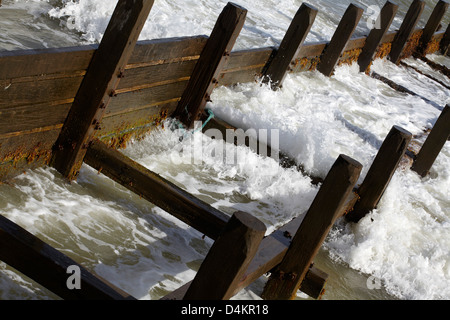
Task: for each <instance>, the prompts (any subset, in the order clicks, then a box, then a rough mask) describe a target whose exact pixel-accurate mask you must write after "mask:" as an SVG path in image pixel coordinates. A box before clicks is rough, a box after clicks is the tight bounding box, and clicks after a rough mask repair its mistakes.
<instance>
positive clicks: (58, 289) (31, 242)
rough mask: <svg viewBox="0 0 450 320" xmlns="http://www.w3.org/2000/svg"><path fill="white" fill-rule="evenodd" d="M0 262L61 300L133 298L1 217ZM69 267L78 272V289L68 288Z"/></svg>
mask: <svg viewBox="0 0 450 320" xmlns="http://www.w3.org/2000/svg"><path fill="white" fill-rule="evenodd" d="M0 260H2V261H4V262H5V263H7V264H8V265H10V266H11V267H13V268H15V269H16V270H18V271H20V272H21V273H23V274H25V275H26V276H28V277H30V278H31V279H33V280H34V281H36V282H38V283H40V284H41V285H43V286H44V287H45V288H47V289H49V290H50V291H52V292H53V293H55V294H56V295H58V296H59V297H61V298H63V299H89V300H110V299H113V300H124V299H133V300H134V299H135V298H133V297H132V296H130V295H129V294H127V293H125V292H123V291H122V290H117V289H115V288H113V287H112V286H111V285H110V284H108V283H106V282H105V281H102V280H100V279H99V277H97V276H95V275H93V274H92V273H90V272H89V271H88V270H87V269H86V268H84V267H83V266H81V265H80V264H78V263H77V262H75V261H74V260H72V259H71V258H69V257H68V256H66V255H64V254H63V253H61V252H60V251H58V250H56V249H55V248H53V247H51V246H50V245H48V244H47V243H45V242H43V241H42V240H40V239H39V238H37V237H35V236H34V235H32V234H31V233H29V232H28V231H26V230H25V229H23V228H22V227H20V226H18V225H17V224H15V223H13V222H12V221H10V220H8V219H7V218H5V217H4V216H2V215H0ZM69 266H76V267H78V268H79V270H80V279H79V280H80V289H76V288H73V289H69V287H68V286H67V281H68V278H69V277H70V276H71V274H70V273H68V272H67V269H68V267H69Z"/></svg>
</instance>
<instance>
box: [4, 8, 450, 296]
mask: <svg viewBox="0 0 450 320" xmlns="http://www.w3.org/2000/svg"><path fill="white" fill-rule="evenodd" d="M234 2H235V3H237V4H239V5H241V6H243V7H245V8H246V9H248V14H247V19H246V23H245V25H244V28H243V30H242V33H241V35H240V36H239V38H238V41H237V43H236V46H235V49H246V48H255V47H263V46H277V45H278V44H279V43H280V41H281V39H282V38H283V36H284V33H285V31H286V29H287V28H288V25H289V23H290V21H291V19H292V17H293V16H294V14H295V12H296V11H297V10H298V8H299V7H300V5H301V3H302V1H299V0H279V1H276V0H260V1H256V0H250V1H234ZM436 2H437V1H426V3H427V6H426V9H425V12H424V14H423V18H422V20H421V24H420V26H423V25H424V22H425V21H426V20H427V19H428V17H429V15H430V13H431V10H432V8H433V7H434V5H435V4H436ZM115 3H116V1H101V0H79V1H69V0H3V1H2V5H3V6H2V7H1V8H0V27H1V29H2V33H1V34H0V49H1V50H16V49H35V48H46V47H64V46H74V45H80V44H88V43H96V42H98V41H100V40H101V38H102V33H103V32H104V30H105V29H106V26H107V23H108V21H109V18H110V15H111V13H112V11H113V10H114V7H115ZM309 3H310V4H311V5H313V6H315V7H316V8H318V9H319V15H318V17H317V19H316V22H315V24H314V26H313V28H312V30H311V33H310V35H309V36H308V38H307V42H313V41H319V40H329V39H330V38H331V36H332V35H333V32H334V30H335V28H336V26H337V24H338V22H339V20H340V18H341V17H342V15H343V13H344V11H345V9H346V8H347V6H348V5H349V4H350V1H347V0H346V1H339V2H334V1H330V0H311V1H309ZM355 3H359V4H360V5H361V6H363V7H364V8H368V7H370V6H380V7H381V6H382V5H383V4H384V1H378V0H374V1H370V0H363V1H355ZM398 4H399V5H400V9H399V14H398V15H397V18H396V19H395V21H394V23H393V25H392V27H391V30H395V29H396V28H398V27H399V26H400V24H401V22H402V19H403V17H404V15H405V13H406V11H407V9H408V7H409V4H410V1H403V0H402V1H398ZM225 5H226V1H212V0H200V1H198V0H196V1H194V0H179V1H170V2H167V1H160V0H156V1H155V4H154V6H153V9H152V11H151V13H150V16H149V19H148V21H147V23H146V25H145V27H144V30H143V32H142V34H141V38H140V39H141V40H142V39H154V38H166V37H179V36H189V35H199V34H206V35H209V34H210V31H211V29H212V28H213V26H214V23H215V21H216V19H217V17H218V15H219V14H220V12H221V10H222V9H223V7H224V6H225ZM369 18H370V11H369V10H366V14H365V15H364V17H363V19H362V20H361V22H360V24H359V26H358V28H357V30H356V34H359V35H361V34H367V33H368V25H367V23H366V21H368V20H369ZM448 20H449V19H448V18H447V19H446V20H445V21H446V22H445V24H444V27H445V26H446V25H447V23H448ZM429 58H430V59H432V60H435V61H437V62H439V63H441V64H445V65H447V66H449V64H450V60H449V59H448V58H446V57H442V56H437V55H430V56H429ZM407 62H408V63H409V64H411V65H413V66H415V67H417V68H419V69H421V70H424V71H426V72H427V73H429V74H432V75H433V76H434V77H436V78H439V79H441V81H444V82H447V83H448V79H447V78H445V77H443V76H442V75H440V74H438V73H436V72H435V71H433V70H430V69H429V68H428V67H427V65H426V64H424V63H421V62H419V61H414V60H412V59H408V60H407ZM373 69H374V70H375V71H376V72H378V73H379V74H382V75H385V76H387V77H389V78H391V79H392V80H394V81H396V82H398V83H400V84H402V85H404V86H406V87H408V88H409V89H410V90H412V91H415V92H417V93H418V94H420V95H422V96H423V97H425V98H427V99H429V100H430V101H432V103H430V102H426V101H425V100H423V99H421V98H419V97H413V96H408V95H405V94H401V93H398V92H396V91H394V90H393V89H391V88H390V87H388V86H386V85H384V84H383V83H381V82H379V81H377V80H375V79H372V78H370V77H367V76H366V75H364V74H362V73H359V72H358V68H357V66H356V65H352V66H343V67H339V68H338V69H337V70H336V74H335V76H333V77H332V78H327V77H324V76H322V75H321V74H319V73H318V72H305V73H300V74H295V75H289V76H288V77H287V79H286V81H285V83H284V86H283V88H282V89H281V90H278V91H272V90H270V89H269V88H268V87H267V86H265V85H261V84H259V83H247V84H239V85H236V86H234V87H232V88H224V87H221V88H217V89H216V90H215V91H214V92H213V95H212V100H213V102H210V103H209V104H208V107H209V108H210V109H212V110H213V111H214V113H215V114H216V115H217V116H218V117H220V118H222V119H224V120H226V121H228V122H230V123H231V124H233V125H235V126H238V127H241V128H243V129H249V128H254V129H267V130H268V131H270V130H271V129H277V130H278V132H279V137H280V148H281V149H282V151H284V152H286V153H288V154H289V155H290V156H291V157H292V158H294V159H296V160H297V161H298V163H301V164H303V166H304V168H305V170H306V171H307V172H308V173H310V174H312V175H315V176H321V177H325V175H326V174H327V172H328V170H329V169H330V168H331V165H332V164H333V162H334V161H335V160H336V158H337V156H338V155H339V154H347V155H349V156H351V157H353V158H354V159H356V160H358V161H359V162H361V163H362V164H363V165H364V170H363V172H362V175H361V179H362V178H363V177H364V176H365V174H366V172H367V170H368V168H369V167H370V165H371V163H372V161H373V159H374V157H375V155H376V153H377V151H378V149H379V147H380V145H381V143H382V141H383V140H384V138H385V137H386V135H387V133H388V132H389V130H390V129H391V127H392V126H394V125H398V126H401V127H403V128H404V129H406V130H408V131H410V132H411V133H412V134H420V133H421V132H422V131H423V130H424V129H426V128H431V127H432V126H433V124H434V123H435V121H436V119H437V117H438V116H439V114H440V112H441V110H442V108H443V107H444V106H445V105H446V104H447V103H449V102H450V96H449V90H448V89H447V88H445V87H443V86H441V85H439V84H438V83H436V82H433V81H432V80H429V79H427V78H425V77H424V76H422V75H420V74H418V73H415V72H414V71H412V70H411V69H406V68H404V67H399V66H395V65H393V64H392V63H390V62H388V61H385V60H379V61H376V62H375V64H374V66H373ZM193 137H194V138H195V139H197V140H198V141H201V145H202V149H201V159H202V161H200V162H196V163H192V162H190V161H185V160H186V159H183V157H186V154H184V153H180V152H179V150H180V148H179V144H180V143H181V144H186V145H185V147H186V148H188V147H189V145H188V144H189V143H190V139H186V140H184V141H183V142H179V140H178V136H177V135H176V134H174V133H173V132H171V131H170V130H163V129H160V130H155V131H153V132H152V133H150V134H149V135H148V136H147V137H146V138H145V139H143V140H142V141H136V142H133V143H131V144H130V145H129V146H128V147H127V149H125V150H123V152H124V153H126V154H127V155H128V156H130V157H131V158H133V159H135V160H137V161H138V162H140V163H141V164H143V165H145V166H146V167H148V168H149V169H151V170H153V171H155V172H157V173H159V174H161V175H162V176H164V177H165V178H167V179H169V180H171V181H173V182H174V183H176V184H177V185H179V186H181V187H183V188H184V189H186V190H187V191H188V192H190V193H192V194H194V195H196V196H197V197H199V198H200V199H202V200H204V201H206V202H208V203H210V204H211V205H213V206H214V207H216V208H219V209H220V210H223V211H224V212H226V213H229V214H232V213H233V212H235V211H237V210H243V211H247V212H250V213H252V214H254V215H255V216H257V217H258V218H259V219H261V220H262V221H263V222H264V223H266V225H267V226H268V230H269V231H271V230H273V229H274V228H276V227H279V226H280V225H282V224H284V223H285V222H287V221H289V220H290V219H291V218H292V217H294V216H296V215H298V214H301V213H302V212H304V211H305V210H307V209H308V207H309V205H310V204H311V202H312V200H313V199H314V196H315V194H316V193H317V191H318V187H316V186H314V185H313V184H311V181H310V179H309V178H306V177H304V176H303V175H302V174H301V173H299V172H297V171H295V170H293V169H280V167H279V166H278V163H276V162H275V161H274V160H273V159H270V158H263V157H260V156H257V155H256V154H254V153H252V152H251V151H249V150H248V149H247V148H243V149H242V150H241V149H240V151H241V152H243V153H244V154H245V157H243V159H244V161H242V162H239V163H237V164H228V163H226V162H224V161H222V160H221V159H218V158H217V157H215V156H213V152H212V150H217V148H218V144H222V142H220V141H217V140H211V139H209V138H207V137H206V136H204V135H203V134H201V133H198V132H197V133H195V134H194V135H193ZM220 147H221V145H220ZM227 148H231V149H233V150H234V149H239V147H235V146H232V145H228V146H227ZM449 168H450V145H449V144H448V143H447V144H446V146H445V147H444V148H443V150H442V152H441V154H440V155H439V157H438V159H437V160H436V162H435V164H434V166H433V168H432V170H431V172H430V175H429V176H427V177H426V178H420V177H419V176H418V175H416V174H415V173H414V172H412V171H410V170H402V169H399V170H398V171H397V172H396V174H395V175H394V177H393V179H392V182H391V183H390V185H389V187H388V189H387V190H386V192H385V194H384V196H383V198H382V200H381V202H380V204H379V206H378V208H377V209H376V210H374V211H373V212H371V213H370V214H369V215H368V216H367V217H366V218H364V219H362V220H361V221H360V222H359V223H358V224H348V223H346V222H345V221H343V220H339V221H338V222H337V223H336V225H335V226H334V227H333V229H332V231H331V232H330V234H329V236H328V237H327V239H326V242H325V244H324V246H323V247H322V249H321V251H320V253H319V255H318V257H317V259H316V261H315V263H316V266H317V267H319V268H320V269H322V270H324V271H326V272H327V273H328V274H329V275H330V279H329V281H328V284H327V291H326V293H325V295H324V299H450V249H449V248H450V199H449V194H450V169H449ZM0 214H2V215H4V216H6V217H7V218H9V219H11V220H12V221H14V222H16V223H17V224H19V225H21V226H22V227H24V228H26V229H27V230H29V231H30V232H32V233H33V234H35V235H37V236H38V237H40V238H41V239H42V240H44V241H45V242H47V243H49V244H50V245H52V246H54V247H55V248H57V249H58V250H60V251H62V252H63V253H65V254H67V255H68V256H70V257H71V258H73V259H74V260H76V261H77V262H79V263H81V264H83V265H84V266H86V267H87V268H88V269H90V270H93V271H94V272H96V273H97V274H99V275H100V276H102V277H103V278H105V279H107V280H108V281H110V282H111V283H113V284H115V285H117V286H118V287H120V288H122V289H123V290H125V291H127V292H129V293H130V294H131V295H133V296H135V297H137V298H139V299H158V298H160V297H161V296H163V295H164V294H166V293H168V292H170V291H172V290H174V289H176V288H178V287H179V286H181V285H182V284H184V283H185V282H187V281H190V280H191V279H192V278H193V277H194V276H195V272H196V270H198V267H199V265H200V264H201V261H202V259H203V258H204V257H205V255H206V254H207V252H208V250H209V248H210V246H211V244H212V241H211V240H210V239H208V238H205V239H204V238H202V234H200V233H198V232H197V231H195V230H193V229H192V228H190V227H188V226H186V225H185V224H183V223H182V222H180V221H179V220H177V219H176V218H173V217H172V216H170V215H169V214H167V213H165V212H164V211H162V210H161V209H159V208H157V207H155V206H153V205H152V204H150V203H148V202H146V201H145V200H142V199H140V198H139V197H138V196H136V195H134V194H133V193H131V192H129V191H127V190H126V189H124V188H122V187H121V186H120V185H117V184H115V183H114V182H112V181H111V180H109V179H108V178H106V177H104V176H103V175H101V174H98V173H97V172H96V171H95V170H93V169H91V168H90V167H88V166H83V168H82V171H81V174H80V177H79V179H78V181H77V182H76V183H71V184H68V183H66V182H65V181H64V179H63V178H62V177H61V176H60V175H59V173H57V172H56V171H55V170H54V169H51V168H41V169H37V170H32V171H27V172H26V173H24V174H22V175H20V176H19V177H17V178H15V179H14V181H12V183H11V184H3V185H0ZM264 281H265V279H264V278H261V279H260V280H259V281H257V282H256V283H254V284H252V285H251V286H250V287H249V288H247V289H246V290H244V291H243V292H242V293H241V294H239V296H238V297H236V298H240V299H242V298H245V299H258V298H259V297H258V295H259V294H260V292H261V289H262V287H263V286H264ZM0 298H1V299H55V298H57V297H55V296H54V295H53V294H52V293H50V292H48V291H47V290H46V289H44V288H42V287H41V286H40V285H38V284H36V283H35V282H34V281H32V280H30V279H29V278H27V277H25V276H23V275H21V274H20V273H17V272H16V271H15V270H13V269H11V268H10V267H8V266H7V265H5V264H4V263H0ZM298 298H299V299H302V298H305V297H304V296H303V295H302V294H300V293H299V294H298Z"/></svg>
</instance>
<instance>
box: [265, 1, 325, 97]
mask: <svg viewBox="0 0 450 320" xmlns="http://www.w3.org/2000/svg"><path fill="white" fill-rule="evenodd" d="M317 12H318V10H317V9H316V8H314V7H313V6H310V5H309V4H306V3H303V4H302V5H301V6H300V9H299V10H298V11H297V13H296V14H295V16H294V19H293V20H292V22H291V24H290V26H289V28H288V30H287V32H286V35H285V36H284V38H283V40H282V41H281V44H280V47H279V48H278V49H277V50H274V52H273V54H272V57H271V58H270V59H269V64H268V66H267V67H266V70H265V71H264V76H263V82H264V83H268V82H269V81H270V82H271V86H272V89H276V88H279V87H281V86H282V84H283V80H284V78H285V76H286V74H287V72H288V71H289V65H290V64H291V62H292V61H293V60H294V59H295V57H296V56H297V53H298V51H299V50H300V48H301V46H302V44H303V42H304V41H305V39H306V37H307V36H308V33H309V31H310V30H311V27H312V25H313V23H314V20H315V19H316V16H317Z"/></svg>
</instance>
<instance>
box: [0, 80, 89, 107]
mask: <svg viewBox="0 0 450 320" xmlns="http://www.w3.org/2000/svg"><path fill="white" fill-rule="evenodd" d="M82 81H83V75H76V76H74V77H61V78H60V77H56V78H51V79H44V80H40V79H32V80H31V81H18V82H17V81H1V82H0V88H1V90H2V91H1V93H2V94H0V110H2V109H4V108H5V107H12V106H22V105H32V104H39V103H44V102H49V101H61V100H67V99H73V98H74V97H75V95H76V93H77V91H78V88H79V87H80V84H81V82H82Z"/></svg>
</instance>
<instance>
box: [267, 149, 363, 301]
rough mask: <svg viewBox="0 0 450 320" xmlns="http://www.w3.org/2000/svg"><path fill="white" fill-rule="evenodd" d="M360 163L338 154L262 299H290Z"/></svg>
mask: <svg viewBox="0 0 450 320" xmlns="http://www.w3.org/2000/svg"><path fill="white" fill-rule="evenodd" d="M361 169H362V165H361V164H360V163H359V162H357V161H355V160H353V159H351V158H350V157H347V156H345V155H341V156H339V157H338V159H337V160H336V162H335V163H334V165H333V167H332V168H331V170H330V172H329V173H328V175H327V177H326V178H325V181H324V183H323V185H322V187H321V188H320V190H319V192H318V194H317V196H316V197H315V199H314V201H313V203H312V204H311V207H310V208H309V210H308V212H307V213H306V216H305V218H304V220H303V222H302V223H301V225H300V227H299V228H298V230H297V232H296V234H295V236H294V238H293V239H292V242H291V245H290V246H289V249H288V251H287V253H286V255H285V256H284V258H283V261H282V262H281V263H280V265H279V266H278V267H276V269H275V270H274V271H273V272H272V274H271V276H270V278H269V280H268V282H267V283H266V286H265V287H264V291H263V294H262V298H263V299H267V300H287V299H293V298H294V297H295V294H296V292H297V290H298V288H299V286H300V283H301V282H302V280H303V278H304V277H305V275H306V272H307V271H308V268H309V267H310V265H311V263H312V262H313V259H314V257H315V255H316V254H317V252H318V251H319V249H320V247H321V245H322V243H323V241H324V240H325V238H326V236H327V234H328V232H329V230H330V229H331V227H332V226H333V224H334V222H335V220H336V219H337V218H338V216H339V215H340V211H341V208H342V207H343V205H344V203H345V201H346V199H347V198H348V196H349V194H350V193H351V192H352V189H353V187H354V185H355V183H356V182H357V180H358V177H359V174H360V173H361Z"/></svg>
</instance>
